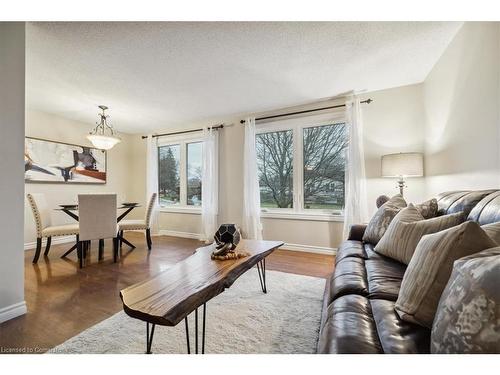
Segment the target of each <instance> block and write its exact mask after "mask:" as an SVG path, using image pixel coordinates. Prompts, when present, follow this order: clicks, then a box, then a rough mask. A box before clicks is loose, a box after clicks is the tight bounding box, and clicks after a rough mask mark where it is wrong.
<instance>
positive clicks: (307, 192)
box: [303, 123, 347, 210]
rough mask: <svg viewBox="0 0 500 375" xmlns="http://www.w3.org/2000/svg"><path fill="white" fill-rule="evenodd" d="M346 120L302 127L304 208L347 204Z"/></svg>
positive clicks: (332, 208)
mask: <svg viewBox="0 0 500 375" xmlns="http://www.w3.org/2000/svg"><path fill="white" fill-rule="evenodd" d="M345 130H346V129H345V124H343V123H341V124H332V125H324V126H314V127H311V128H306V129H303V145H304V151H303V155H304V156H303V161H304V163H303V168H304V185H303V186H304V208H305V209H330V210H342V209H343V208H344V183H345V151H346V148H347V136H346V131H345Z"/></svg>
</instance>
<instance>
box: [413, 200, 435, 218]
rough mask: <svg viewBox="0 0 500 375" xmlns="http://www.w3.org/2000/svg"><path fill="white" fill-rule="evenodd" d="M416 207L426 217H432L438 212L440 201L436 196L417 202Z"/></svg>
mask: <svg viewBox="0 0 500 375" xmlns="http://www.w3.org/2000/svg"><path fill="white" fill-rule="evenodd" d="M415 207H416V208H417V210H418V211H419V212H420V214H421V215H422V216H423V217H424V219H432V218H433V217H436V216H437V214H438V201H437V199H436V198H432V199H429V200H428V201H425V202H423V203H420V204H416V205H415Z"/></svg>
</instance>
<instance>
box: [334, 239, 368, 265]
mask: <svg viewBox="0 0 500 375" xmlns="http://www.w3.org/2000/svg"><path fill="white" fill-rule="evenodd" d="M348 257H357V258H363V259H366V258H367V256H366V252H365V248H364V246H363V243H362V242H361V241H349V240H348V241H345V242H342V244H341V245H340V246H339V248H338V249H337V254H336V256H335V263H336V264H337V263H338V262H340V261H341V260H343V259H344V258H348Z"/></svg>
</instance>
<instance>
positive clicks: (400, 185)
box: [398, 177, 406, 196]
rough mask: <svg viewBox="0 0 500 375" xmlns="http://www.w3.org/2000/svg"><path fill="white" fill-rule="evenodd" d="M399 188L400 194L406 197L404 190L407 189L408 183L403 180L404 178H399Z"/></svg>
mask: <svg viewBox="0 0 500 375" xmlns="http://www.w3.org/2000/svg"><path fill="white" fill-rule="evenodd" d="M398 187H399V194H401V195H402V196H404V188H405V187H406V183H405V180H404V179H403V177H400V178H399V180H398Z"/></svg>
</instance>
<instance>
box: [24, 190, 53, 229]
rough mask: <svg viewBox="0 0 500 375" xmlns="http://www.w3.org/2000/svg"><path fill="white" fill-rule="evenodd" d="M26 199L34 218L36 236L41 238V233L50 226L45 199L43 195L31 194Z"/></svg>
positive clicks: (48, 209) (48, 211)
mask: <svg viewBox="0 0 500 375" xmlns="http://www.w3.org/2000/svg"><path fill="white" fill-rule="evenodd" d="M27 198H28V203H29V204H30V207H31V211H32V212H33V217H34V218H35V225H36V236H37V237H38V238H42V231H43V230H44V229H45V228H47V227H50V226H51V225H52V218H51V215H50V208H49V206H48V204H47V200H46V199H45V194H42V193H31V194H28V195H27Z"/></svg>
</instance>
